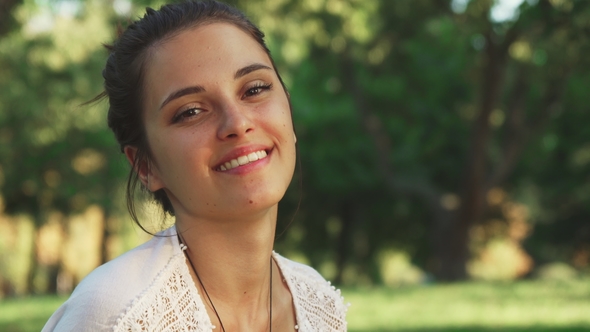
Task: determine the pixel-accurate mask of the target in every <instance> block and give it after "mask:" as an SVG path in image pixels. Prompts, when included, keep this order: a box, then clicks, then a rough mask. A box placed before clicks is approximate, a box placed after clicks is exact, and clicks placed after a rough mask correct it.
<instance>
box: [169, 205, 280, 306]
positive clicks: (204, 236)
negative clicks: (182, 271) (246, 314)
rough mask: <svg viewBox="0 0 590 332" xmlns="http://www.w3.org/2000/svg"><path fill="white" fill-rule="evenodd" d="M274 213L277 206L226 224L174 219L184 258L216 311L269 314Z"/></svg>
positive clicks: (179, 217)
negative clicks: (246, 310) (258, 310)
mask: <svg viewBox="0 0 590 332" xmlns="http://www.w3.org/2000/svg"><path fill="white" fill-rule="evenodd" d="M276 212H277V211H276V206H275V207H273V208H271V209H270V210H269V211H267V212H266V213H263V214H261V215H260V216H258V217H256V218H249V219H241V220H235V221H229V222H228V221H218V220H213V221H209V220H195V219H192V220H188V219H187V218H182V216H178V217H177V221H176V226H177V230H178V232H179V234H180V236H181V238H182V240H183V242H184V243H185V245H186V246H187V247H188V250H187V255H189V257H190V260H191V261H192V263H193V265H194V268H195V270H196V271H197V273H198V275H199V278H200V279H201V281H202V283H203V285H204V287H206V289H207V291H208V293H209V295H210V296H211V298H212V300H213V301H214V302H215V305H216V306H220V307H228V308H240V307H242V308H244V307H245V308H253V309H254V308H267V306H268V296H269V283H270V279H269V268H270V257H271V252H272V247H273V242H274V233H275V226H276V215H277V214H276ZM218 303H219V305H218ZM218 309H219V308H218ZM224 311H225V310H224Z"/></svg>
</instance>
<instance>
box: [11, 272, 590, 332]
mask: <svg viewBox="0 0 590 332" xmlns="http://www.w3.org/2000/svg"><path fill="white" fill-rule="evenodd" d="M343 295H344V297H345V300H346V301H347V302H351V303H352V305H351V307H350V309H349V312H348V322H349V331H350V332H360V331H363V332H364V331H368V332H370V331H407V332H422V331H440V332H450V331H458V332H467V331H484V332H489V331H502V332H508V331H516V332H520V331H557V332H564V331H590V280H589V279H585V280H574V281H568V282H547V281H521V282H516V283H475V282H468V283H460V284H447V285H445V284H438V285H427V286H415V287H406V288H399V289H387V288H382V287H377V288H367V289H361V288H357V289H344V290H343ZM64 300H65V298H63V297H61V298H60V297H51V296H43V297H29V298H21V299H4V300H0V331H2V332H25V331H39V330H40V329H41V328H42V326H43V324H44V323H45V321H46V320H47V318H48V317H49V316H50V315H51V313H52V312H53V311H54V310H55V309H56V308H57V307H58V306H59V305H60V304H61V303H62V302H63V301H64Z"/></svg>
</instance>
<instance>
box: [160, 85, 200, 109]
mask: <svg viewBox="0 0 590 332" xmlns="http://www.w3.org/2000/svg"><path fill="white" fill-rule="evenodd" d="M203 91H205V88H203V87H202V86H200V85H195V86H189V87H186V88H183V89H180V90H176V91H174V92H173V93H171V94H170V95H169V96H168V97H166V99H165V100H164V102H163V103H162V105H161V106H160V109H162V108H164V106H166V105H167V104H168V103H169V102H171V101H173V100H174V99H177V98H180V97H183V96H186V95H190V94H197V93H199V92H203Z"/></svg>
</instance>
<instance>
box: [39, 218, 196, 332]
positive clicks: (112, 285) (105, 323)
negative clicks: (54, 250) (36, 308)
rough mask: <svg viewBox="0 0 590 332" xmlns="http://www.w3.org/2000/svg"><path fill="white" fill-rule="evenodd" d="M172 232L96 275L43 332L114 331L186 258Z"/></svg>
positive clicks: (113, 261)
mask: <svg viewBox="0 0 590 332" xmlns="http://www.w3.org/2000/svg"><path fill="white" fill-rule="evenodd" d="M173 233H174V232H173V231H171V230H170V229H169V230H167V231H164V232H162V233H160V234H159V236H155V237H154V238H152V239H151V240H150V241H148V242H146V243H144V244H143V245H141V246H139V247H136V248H134V249H132V250H130V251H128V252H127V253H125V254H123V255H121V256H119V257H118V258H116V259H114V260H112V261H110V262H108V263H106V264H103V265H101V266H99V267H98V268H96V269H95V270H94V271H92V272H91V273H90V274H89V275H88V276H87V277H86V278H84V280H82V282H81V283H80V284H79V285H78V286H77V287H76V289H75V290H74V292H73V293H72V295H71V296H70V298H69V299H68V300H67V301H66V302H65V303H64V304H63V305H62V306H61V307H60V308H59V309H58V310H57V311H56V312H55V313H54V314H53V315H52V316H51V318H50V319H49V321H48V322H47V324H46V326H45V328H44V330H43V331H53V330H58V331H75V330H106V329H109V330H112V328H113V326H115V324H116V323H117V319H119V318H120V316H121V315H123V314H124V313H125V312H126V311H127V310H128V308H129V307H130V306H131V304H132V303H133V302H134V301H136V300H137V298H138V296H141V294H143V293H145V292H146V291H148V290H149V289H150V287H151V286H152V285H153V284H154V283H155V282H157V280H158V279H161V278H163V275H164V274H166V273H168V272H170V271H172V270H174V269H175V266H176V265H179V264H180V263H181V262H182V259H183V258H184V257H183V256H182V252H181V251H180V249H179V248H178V247H177V246H176V247H175V246H174V239H173V237H172V236H171V234H173Z"/></svg>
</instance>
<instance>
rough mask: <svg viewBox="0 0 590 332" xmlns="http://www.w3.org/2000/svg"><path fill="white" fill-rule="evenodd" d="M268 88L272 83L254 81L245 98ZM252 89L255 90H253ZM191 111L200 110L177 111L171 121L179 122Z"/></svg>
mask: <svg viewBox="0 0 590 332" xmlns="http://www.w3.org/2000/svg"><path fill="white" fill-rule="evenodd" d="M270 89H272V83H256V84H255V85H254V86H252V87H250V88H248V89H247V90H246V92H245V93H244V97H245V98H247V97H252V96H256V95H258V94H260V93H261V92H262V91H261V90H270ZM254 90H257V91H256V92H254ZM193 111H199V113H200V110H199V108H197V107H191V108H187V109H186V110H184V111H181V112H180V113H178V114H177V115H175V116H174V117H173V118H172V123H178V122H181V121H182V118H183V117H184V116H185V115H188V112H191V113H192V112H193ZM197 114H198V113H197ZM197 114H190V115H188V116H189V117H190V116H195V115H197Z"/></svg>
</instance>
